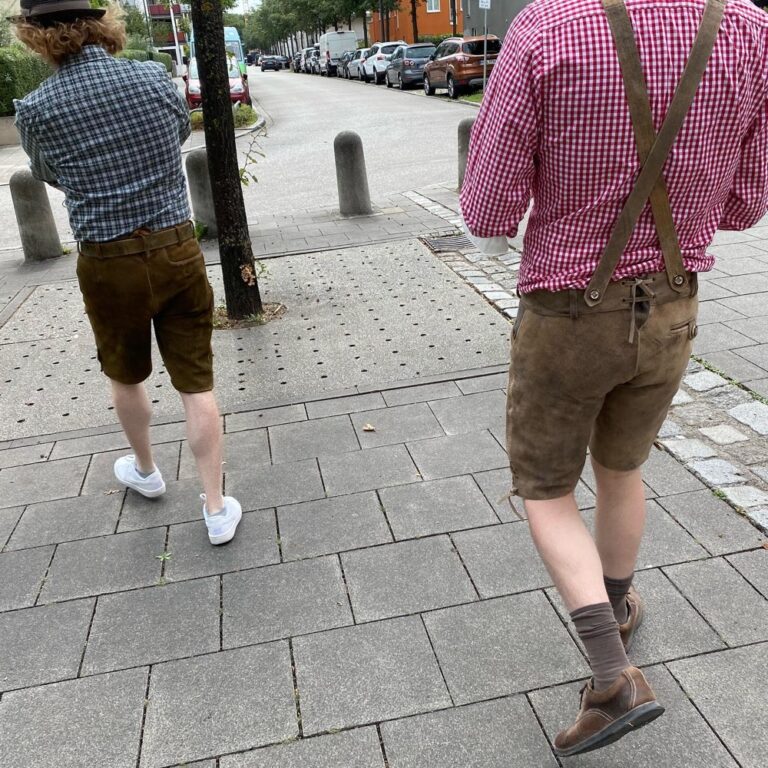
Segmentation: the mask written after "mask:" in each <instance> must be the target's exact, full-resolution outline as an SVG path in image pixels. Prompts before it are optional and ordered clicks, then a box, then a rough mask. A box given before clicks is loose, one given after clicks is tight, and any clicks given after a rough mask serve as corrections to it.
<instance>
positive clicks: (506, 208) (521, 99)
mask: <svg viewBox="0 0 768 768" xmlns="http://www.w3.org/2000/svg"><path fill="white" fill-rule="evenodd" d="M536 44H537V25H536V10H535V8H534V7H533V6H528V7H527V8H526V9H524V10H523V11H522V12H521V13H520V14H519V15H518V16H517V17H516V19H515V21H514V22H513V24H512V26H511V27H510V28H509V32H508V33H507V37H506V39H505V41H504V45H503V47H502V50H501V53H500V55H499V58H498V59H497V61H496V64H495V65H494V68H493V73H492V75H491V78H490V80H489V82H488V87H487V88H486V92H485V96H484V97H483V106H482V108H481V109H480V113H479V115H478V117H477V120H476V121H475V125H474V127H473V129H472V135H471V139H470V145H469V156H468V160H467V170H466V173H465V176H464V184H463V185H462V188H461V198H460V201H461V213H462V217H463V219H464V222H465V225H466V229H467V230H468V234H469V235H471V236H472V237H473V238H475V239H477V240H476V244H477V245H478V247H480V248H481V250H483V252H484V253H488V254H489V255H490V254H492V253H503V252H504V251H505V250H506V238H508V237H514V236H515V235H516V234H517V228H518V225H519V223H520V220H521V219H522V218H523V216H524V215H525V212H526V210H527V208H528V204H529V202H530V199H531V187H532V184H533V179H534V175H535V171H536V166H535V156H536V150H537V145H538V127H537V125H538V120H537V108H536V88H535V81H534V56H535V48H536ZM488 238H492V240H490V241H489V242H484V241H486V239H488ZM500 249H503V250H500Z"/></svg>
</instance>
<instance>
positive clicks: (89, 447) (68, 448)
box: [51, 432, 130, 459]
mask: <svg viewBox="0 0 768 768" xmlns="http://www.w3.org/2000/svg"><path fill="white" fill-rule="evenodd" d="M129 448H130V445H129V443H128V439H127V438H126V436H125V434H124V433H123V432H107V433H106V434H103V435H92V436H89V437H76V438H74V439H72V440H57V441H56V445H54V447H53V451H52V452H51V459H68V458H70V457H72V456H86V455H88V454H89V453H107V452H109V451H122V453H125V452H126V450H129ZM119 455H122V454H119Z"/></svg>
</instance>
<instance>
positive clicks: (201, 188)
mask: <svg viewBox="0 0 768 768" xmlns="http://www.w3.org/2000/svg"><path fill="white" fill-rule="evenodd" d="M186 168H187V178H188V180H189V196H190V198H191V200H192V216H193V217H194V219H195V221H196V222H199V223H200V224H202V225H203V226H205V228H206V232H205V234H206V237H218V236H219V229H218V227H217V226H216V210H215V208H214V206H213V192H211V178H210V176H209V175H208V153H207V152H206V150H205V148H203V149H193V150H192V151H191V152H190V153H189V154H188V155H187V159H186Z"/></svg>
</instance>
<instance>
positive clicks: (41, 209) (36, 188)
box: [9, 170, 63, 261]
mask: <svg viewBox="0 0 768 768" xmlns="http://www.w3.org/2000/svg"><path fill="white" fill-rule="evenodd" d="M9 186H10V189H11V200H12V201H13V210H14V212H15V214H16V223H17V224H18V225H19V234H20V235H21V247H22V248H23V249H24V260H25V261H44V260H45V259H54V258H56V257H57V256H61V254H62V253H63V251H62V248H61V242H60V241H59V233H58V232H57V231H56V222H55V221H54V220H53V213H52V212H51V204H50V202H49V201H48V192H47V190H46V189H45V184H44V183H43V182H42V181H38V180H37V179H36V178H35V177H34V176H33V175H32V173H31V172H30V171H27V170H23V171H16V173H14V174H13V176H11V180H10V182H9Z"/></svg>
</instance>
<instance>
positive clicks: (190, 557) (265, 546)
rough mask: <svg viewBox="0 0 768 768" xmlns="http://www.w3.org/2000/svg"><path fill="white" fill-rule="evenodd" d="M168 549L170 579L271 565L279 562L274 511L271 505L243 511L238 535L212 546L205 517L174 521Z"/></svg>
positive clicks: (175, 579)
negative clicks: (260, 508)
mask: <svg viewBox="0 0 768 768" xmlns="http://www.w3.org/2000/svg"><path fill="white" fill-rule="evenodd" d="M167 550H168V551H169V552H170V553H171V558H170V559H169V560H167V561H166V563H165V575H166V577H167V578H168V579H170V580H171V581H180V580H182V579H195V578H199V577H202V576H212V575H214V574H217V573H227V572H228V571H240V570H242V569H244V568H255V567H257V566H261V565H272V564H273V563H278V562H280V553H279V550H278V546H277V532H276V531H275V514H274V512H273V511H272V510H271V509H270V510H261V511H259V512H247V513H245V514H243V519H242V520H241V521H240V525H239V526H238V528H237V536H235V538H234V539H233V540H232V541H230V542H229V543H228V544H226V545H221V546H218V547H212V546H211V543H210V541H209V540H208V532H207V530H206V528H205V523H204V522H203V520H202V519H201V520H198V521H196V522H194V523H180V524H179V525H172V526H171V528H170V531H169V533H168V545H167Z"/></svg>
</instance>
